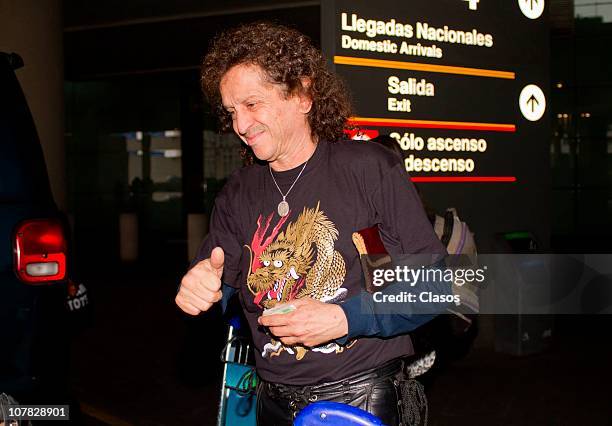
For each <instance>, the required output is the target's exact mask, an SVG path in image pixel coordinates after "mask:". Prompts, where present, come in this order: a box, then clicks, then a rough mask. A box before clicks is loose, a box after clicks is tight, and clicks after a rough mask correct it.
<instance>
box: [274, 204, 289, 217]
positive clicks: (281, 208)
mask: <svg viewBox="0 0 612 426" xmlns="http://www.w3.org/2000/svg"><path fill="white" fill-rule="evenodd" d="M276 210H277V211H278V214H279V215H280V216H281V217H285V216H287V215H288V214H289V203H288V202H286V201H285V200H283V201H281V202H280V203H278V207H277V208H276Z"/></svg>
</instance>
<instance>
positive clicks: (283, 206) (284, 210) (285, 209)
mask: <svg viewBox="0 0 612 426" xmlns="http://www.w3.org/2000/svg"><path fill="white" fill-rule="evenodd" d="M306 164H308V161H306V162H305V163H304V167H302V170H300V173H299V174H298V175H297V177H296V178H295V180H294V181H293V183H292V184H291V186H290V187H289V190H288V191H287V193H286V194H283V191H281V189H280V187H279V186H278V183H276V179H275V178H274V173H272V167H270V165H269V164H268V169H269V170H270V176H272V181H273V182H274V185H276V189H278V192H280V195H281V196H282V197H283V201H281V202H280V203H278V206H276V211H277V212H278V214H279V216H281V217H285V216H287V215H288V214H289V203H288V202H287V195H289V193H290V192H291V190H292V189H293V186H294V185H295V184H296V182H297V181H298V179H299V178H300V176H302V172H303V171H304V169H305V168H306Z"/></svg>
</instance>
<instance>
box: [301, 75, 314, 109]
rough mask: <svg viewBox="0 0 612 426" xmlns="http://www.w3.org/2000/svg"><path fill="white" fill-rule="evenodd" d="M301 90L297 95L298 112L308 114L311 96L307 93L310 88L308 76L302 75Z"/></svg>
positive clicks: (310, 106)
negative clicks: (298, 102) (298, 101)
mask: <svg viewBox="0 0 612 426" xmlns="http://www.w3.org/2000/svg"><path fill="white" fill-rule="evenodd" d="M301 80H302V90H300V92H299V93H298V97H299V100H300V112H301V113H303V114H308V113H309V112H310V110H311V109H312V98H311V97H310V95H309V94H308V92H309V90H308V89H309V88H310V83H311V81H310V78H308V77H302V78H301Z"/></svg>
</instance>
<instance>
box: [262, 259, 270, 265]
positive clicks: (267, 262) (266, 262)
mask: <svg viewBox="0 0 612 426" xmlns="http://www.w3.org/2000/svg"><path fill="white" fill-rule="evenodd" d="M262 263H263V265H264V266H270V261H269V260H264V261H263V262H262Z"/></svg>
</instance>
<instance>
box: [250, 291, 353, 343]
mask: <svg viewBox="0 0 612 426" xmlns="http://www.w3.org/2000/svg"><path fill="white" fill-rule="evenodd" d="M288 303H290V304H291V305H293V306H295V307H296V309H295V311H293V312H289V313H287V314H273V315H265V316H263V315H262V316H260V317H259V320H258V322H259V324H261V325H263V326H264V327H268V329H269V330H270V333H272V334H273V335H274V336H276V337H277V338H279V339H280V341H281V342H283V344H285V345H288V346H291V345H297V344H300V345H303V346H308V347H312V346H318V345H320V344H322V343H327V342H329V341H331V340H334V339H337V338H340V337H342V336H345V335H346V334H347V333H348V322H347V320H346V315H345V314H344V311H343V310H342V308H341V307H340V306H338V305H335V304H333V303H323V302H320V301H318V300H315V299H311V298H310V297H304V298H302V299H295V300H292V301H290V302H288ZM276 306H279V305H276Z"/></svg>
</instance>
